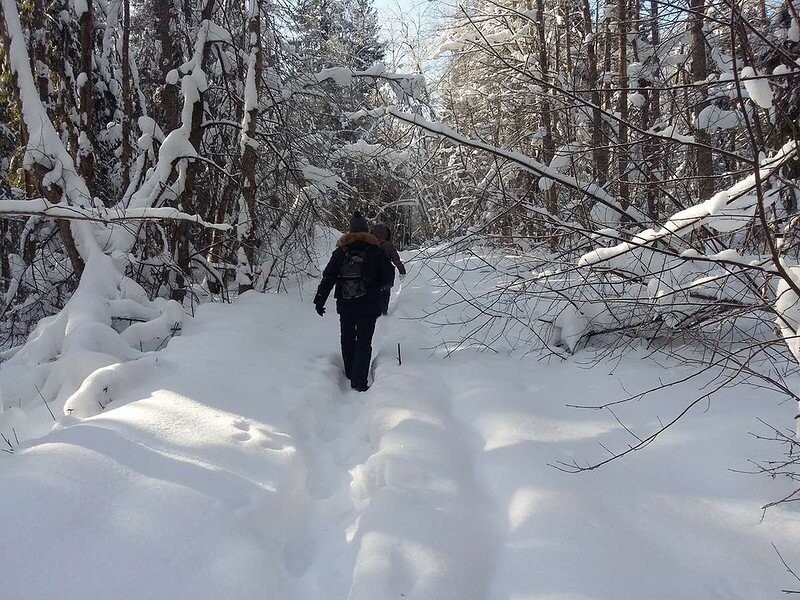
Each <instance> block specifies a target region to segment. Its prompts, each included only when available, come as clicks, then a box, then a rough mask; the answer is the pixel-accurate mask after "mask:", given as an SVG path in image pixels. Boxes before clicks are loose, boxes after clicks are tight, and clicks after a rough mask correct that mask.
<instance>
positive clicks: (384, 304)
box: [380, 288, 392, 315]
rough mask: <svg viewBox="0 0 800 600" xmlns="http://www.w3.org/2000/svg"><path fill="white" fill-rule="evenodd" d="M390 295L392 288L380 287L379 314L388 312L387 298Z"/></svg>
mask: <svg viewBox="0 0 800 600" xmlns="http://www.w3.org/2000/svg"><path fill="white" fill-rule="evenodd" d="M391 297H392V288H385V289H381V291H380V302H381V314H382V315H385V314H388V313H389V299H390V298H391Z"/></svg>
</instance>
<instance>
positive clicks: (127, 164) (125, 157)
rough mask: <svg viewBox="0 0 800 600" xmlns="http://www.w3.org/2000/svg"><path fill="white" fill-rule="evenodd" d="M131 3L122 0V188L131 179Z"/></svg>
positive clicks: (126, 187) (127, 0)
mask: <svg viewBox="0 0 800 600" xmlns="http://www.w3.org/2000/svg"><path fill="white" fill-rule="evenodd" d="M130 44H131V3H130V0H122V112H123V115H122V189H123V191H124V190H126V189H128V185H129V184H130V181H131V117H132V116H133V99H132V97H131V58H130Z"/></svg>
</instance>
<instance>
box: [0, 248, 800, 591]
mask: <svg viewBox="0 0 800 600" xmlns="http://www.w3.org/2000/svg"><path fill="white" fill-rule="evenodd" d="M404 259H405V260H406V262H407V264H408V266H409V275H408V277H407V278H406V279H405V281H404V283H403V288H402V292H401V293H400V294H399V295H397V294H396V293H395V294H394V296H393V300H392V308H391V312H390V315H389V317H387V318H383V319H381V320H380V321H379V323H378V328H377V333H376V337H375V341H374V344H373V347H374V363H373V365H374V384H373V386H372V388H371V389H370V390H369V392H367V393H365V394H358V393H356V392H353V391H351V390H350V389H349V387H348V386H347V385H346V382H345V380H344V378H343V376H342V374H341V366H340V359H339V357H338V352H337V348H338V337H337V336H338V324H337V319H336V318H335V315H334V314H331V313H333V308H332V306H329V312H328V314H326V316H325V317H324V318H323V319H320V318H319V317H317V315H316V314H314V311H313V308H312V307H311V305H310V303H309V300H310V297H304V298H303V301H301V300H300V299H298V298H297V297H295V296H292V295H275V294H271V295H259V294H255V293H248V294H245V295H244V296H243V297H241V298H240V299H239V300H237V301H236V302H235V303H234V304H233V305H218V304H210V305H204V306H203V307H202V308H201V309H200V311H199V312H198V314H197V316H196V318H194V319H191V320H188V321H187V322H186V323H185V324H184V328H183V332H182V335H181V336H180V337H177V338H174V339H173V340H172V341H171V342H170V343H169V345H168V346H167V347H166V348H165V349H163V350H161V351H159V352H151V353H145V354H144V355H143V356H140V357H138V358H136V359H135V360H133V361H132V362H127V363H121V364H117V365H112V366H110V367H105V368H104V369H101V371H100V372H97V373H95V374H94V375H92V376H91V377H90V378H89V379H88V380H87V382H86V384H85V385H84V386H82V387H81V388H80V389H79V391H78V392H77V393H76V394H74V395H73V396H72V398H70V400H69V401H68V403H67V408H69V407H77V408H76V410H74V411H73V412H72V413H71V414H70V415H63V414H61V415H60V418H59V423H58V424H57V425H56V426H55V427H54V429H53V430H52V431H50V432H49V433H47V434H46V435H44V436H43V437H40V438H31V436H32V435H39V434H40V433H41V432H39V431H38V430H36V428H33V427H32V428H30V429H27V430H26V429H25V427H26V419H27V422H29V424H33V423H34V422H36V423H38V421H37V418H38V417H37V415H36V414H34V413H33V412H29V413H27V414H26V413H22V411H20V410H18V409H12V410H7V411H6V412H5V413H2V414H0V430H3V432H4V433H7V429H4V428H6V427H8V426H9V425H13V424H16V425H15V426H16V427H18V428H21V429H20V430H19V432H21V433H22V435H23V438H25V437H28V438H31V439H28V440H27V441H23V442H22V444H21V445H20V446H18V447H17V448H16V450H15V452H14V454H13V455H7V454H0V489H2V490H3V493H2V494H0V511H2V515H3V538H4V541H5V543H4V544H3V545H2V551H0V557H2V560H0V578H2V581H3V586H2V595H3V597H7V598H15V599H17V600H25V599H32V600H33V599H35V600H46V599H48V598H53V599H59V600H69V599H81V600H85V599H94V598H98V599H100V598H104V599H105V598H114V599H118V600H119V599H131V600H133V599H136V600H140V599H143V598H147V599H162V598H163V599H165V600H166V599H169V600H174V599H175V598H182V599H206V598H207V599H222V598H226V599H249V598H254V599H255V598H258V599H282V600H284V599H286V600H294V599H297V600H306V599H307V600H312V599H315V600H316V599H326V600H337V599H341V600H344V599H350V600H389V599H395V598H398V599H399V598H408V599H418V600H449V599H452V600H471V599H476V600H477V599H491V600H501V599H502V600H512V599H513V600H522V599H526V600H534V599H535V600H546V599H547V600H599V599H608V600H612V599H613V600H627V599H630V600H634V599H636V600H639V599H641V598H643V597H647V598H649V599H664V600H666V599H668V598H703V599H707V598H720V599H722V598H724V599H726V600H731V599H747V600H758V599H762V598H763V599H766V598H776V597H778V596H779V595H780V589H782V588H783V587H791V585H792V581H791V578H790V576H788V575H787V573H786V572H785V570H784V568H783V567H782V566H781V565H780V563H779V561H778V559H777V556H776V554H775V552H774V551H773V549H772V547H771V544H772V543H774V544H775V545H776V546H777V547H778V548H779V549H780V550H781V552H782V553H783V556H784V557H785V558H786V559H787V560H788V561H789V562H790V564H794V565H800V550H798V548H800V518H798V515H797V514H796V511H795V510H794V509H792V508H791V507H785V508H784V507H779V508H774V509H772V510H770V511H769V512H767V514H766V517H765V518H764V520H761V516H762V515H761V510H760V506H761V505H762V504H763V503H764V502H765V501H767V500H770V499H773V498H776V497H780V496H782V495H783V494H784V493H786V492H787V488H786V486H785V485H784V484H783V483H782V482H774V481H772V480H769V479H766V478H758V477H755V476H751V475H743V474H738V473H735V472H732V471H731V470H729V469H731V468H733V469H747V468H748V467H749V465H748V463H747V461H748V459H751V458H752V459H758V458H764V456H765V455H766V456H769V451H770V450H774V448H765V447H764V446H763V443H760V442H758V441H757V440H755V439H753V438H752V436H749V435H748V431H754V430H759V424H758V422H757V421H756V419H757V418H758V417H760V418H763V419H765V420H767V421H768V422H772V423H776V424H780V423H784V424H785V423H791V422H792V420H791V419H792V416H793V412H792V408H793V407H791V406H788V405H786V404H783V405H781V404H780V403H779V401H780V398H777V397H775V396H770V395H769V394H767V393H766V392H764V391H763V390H759V389H752V388H749V387H746V386H743V385H739V386H735V387H733V388H731V389H729V390H727V391H726V392H724V393H723V394H721V395H720V396H719V397H717V398H716V399H713V400H712V401H711V402H710V404H708V405H703V406H702V407H700V406H699V407H697V409H696V410H693V411H691V412H690V413H689V414H688V415H687V416H686V417H685V419H684V420H683V421H682V422H681V423H680V424H679V425H678V426H676V428H675V429H672V430H669V431H668V432H667V433H666V434H664V436H663V437H661V438H659V439H658V440H657V441H656V442H655V443H653V444H651V445H650V446H649V447H648V448H647V449H646V450H644V451H642V452H638V453H635V454H634V455H632V456H631V457H629V458H628V459H626V460H624V461H622V462H618V463H612V464H611V465H608V466H607V467H605V468H603V469H601V470H599V471H595V472H592V473H589V474H585V475H570V474H565V473H563V472H560V471H558V470H556V469H554V468H552V467H549V466H548V464H552V463H556V462H558V461H566V462H569V461H571V460H573V459H575V460H577V461H579V462H583V461H587V460H597V459H602V458H604V457H605V451H604V450H603V448H602V447H600V445H599V443H602V444H604V445H605V446H608V447H612V448H617V449H619V448H624V447H626V444H628V443H633V439H632V438H631V436H630V435H629V434H628V433H627V432H626V431H625V430H624V429H623V428H622V427H621V426H620V424H619V423H618V422H617V421H616V420H615V418H614V417H613V416H612V415H611V414H610V413H608V412H604V411H592V410H578V409H571V408H568V407H567V406H566V405H567V404H597V403H600V402H603V401H608V400H613V399H619V398H622V397H625V396H626V395H627V393H626V391H624V390H623V385H624V387H625V389H626V390H627V391H628V392H635V391H641V390H643V389H645V388H647V387H650V386H651V385H654V384H656V383H658V380H659V379H663V380H665V381H668V380H675V379H680V378H681V377H685V376H686V375H688V374H690V373H691V372H692V371H691V368H690V367H688V366H686V365H671V366H670V367H669V368H665V367H663V366H659V365H657V364H656V363H655V362H651V361H649V360H645V359H644V358H643V356H640V355H638V354H636V353H634V354H632V355H628V356H625V357H624V358H622V360H615V361H613V363H612V362H607V363H601V364H599V365H597V366H595V368H592V369H587V368H586V367H587V365H585V364H583V362H582V360H585V357H584V359H581V358H580V357H578V356H576V357H569V358H566V359H563V360H562V359H560V358H554V359H552V360H550V361H546V360H542V359H541V358H540V357H538V356H528V357H525V358H521V357H518V356H503V355H495V354H491V353H478V352H476V351H473V350H470V349H463V347H462V349H460V350H458V351H456V352H454V353H452V355H451V356H450V357H449V358H447V359H445V358H443V357H442V356H441V352H432V351H430V350H422V349H421V348H430V347H432V346H435V345H436V344H437V342H440V341H441V338H440V335H442V334H441V333H440V330H439V329H437V328H434V327H432V326H430V325H428V324H427V323H426V322H425V321H424V320H421V319H418V318H415V317H418V316H420V315H421V314H423V313H425V312H427V311H429V310H430V309H431V307H433V306H434V303H435V301H436V299H437V298H438V297H440V296H443V295H446V294H447V293H448V292H447V290H448V289H449V286H450V285H457V286H462V288H463V289H471V290H473V291H474V290H475V289H476V288H477V287H479V280H478V278H479V277H481V276H480V275H479V274H474V275H471V274H470V273H472V271H467V272H466V273H463V274H461V275H463V276H462V278H461V279H460V280H459V281H455V277H453V279H452V280H449V282H448V285H444V284H442V282H441V281H440V279H439V278H440V277H444V278H445V279H446V278H447V277H448V271H447V270H445V269H444V267H443V265H442V264H439V263H437V261H436V260H435V259H429V260H428V261H426V262H425V263H424V264H423V262H422V261H420V260H418V259H419V255H417V256H412V255H411V254H405V255H404ZM470 277H472V278H473V279H471V278H470ZM484 285H485V284H484ZM490 285H491V283H490ZM454 310H457V309H454ZM450 316H451V317H453V318H454V317H456V316H457V314H452V315H450ZM444 318H445V317H444V316H443V315H439V316H438V320H444ZM398 343H400V344H401V349H402V359H403V361H402V365H398V362H397V360H396V354H397V344H398ZM98 381H99V382H100V383H97V382H98ZM691 385H692V386H693V387H691V389H687V388H686V387H685V386H684V387H677V388H670V389H668V390H666V391H665V392H664V393H662V394H660V395H657V396H654V397H652V398H650V399H648V400H645V401H641V402H637V403H634V404H624V405H620V406H618V407H617V413H616V414H617V416H619V417H621V419H622V420H624V422H625V423H626V424H627V425H628V426H630V427H634V428H635V429H637V430H644V429H648V430H649V429H652V428H653V427H656V426H657V423H658V419H659V418H661V419H662V420H666V419H667V417H670V416H674V414H675V413H676V412H677V411H679V410H680V409H682V408H683V407H684V406H685V405H686V404H687V403H688V402H689V401H690V400H691V399H693V398H694V397H696V396H697V395H699V394H701V393H702V392H698V387H699V385H700V384H698V383H697V382H695V383H693V384H691ZM100 404H102V405H103V406H105V407H106V408H105V410H103V411H100V410H99V409H98V408H94V409H92V410H90V411H89V414H93V416H90V417H86V418H81V417H79V416H78V415H79V414H82V412H81V411H82V410H83V408H82V407H89V406H99V405H100ZM54 409H55V407H54ZM40 412H41V413H43V414H46V413H44V410H43V409H40ZM95 413H96V414H95ZM57 414H58V413H57ZM26 433H27V435H26ZM12 439H13V438H12Z"/></svg>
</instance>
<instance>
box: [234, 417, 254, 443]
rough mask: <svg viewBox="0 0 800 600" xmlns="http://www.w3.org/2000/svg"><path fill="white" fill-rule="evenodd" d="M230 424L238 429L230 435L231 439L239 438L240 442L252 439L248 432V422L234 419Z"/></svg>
mask: <svg viewBox="0 0 800 600" xmlns="http://www.w3.org/2000/svg"><path fill="white" fill-rule="evenodd" d="M232 425H233V426H234V427H235V428H236V429H238V430H239V431H236V432H234V433H233V434H232V435H231V437H232V438H233V439H235V440H239V441H240V442H246V441H247V440H249V439H252V437H253V436H252V435H251V434H250V423H248V422H247V421H245V420H244V419H239V420H237V421H234V422H233V423H232Z"/></svg>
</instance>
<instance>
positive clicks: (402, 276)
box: [400, 273, 406, 283]
mask: <svg viewBox="0 0 800 600" xmlns="http://www.w3.org/2000/svg"><path fill="white" fill-rule="evenodd" d="M405 278H406V274H405V273H400V283H402V282H403V280H404V279H405Z"/></svg>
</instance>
